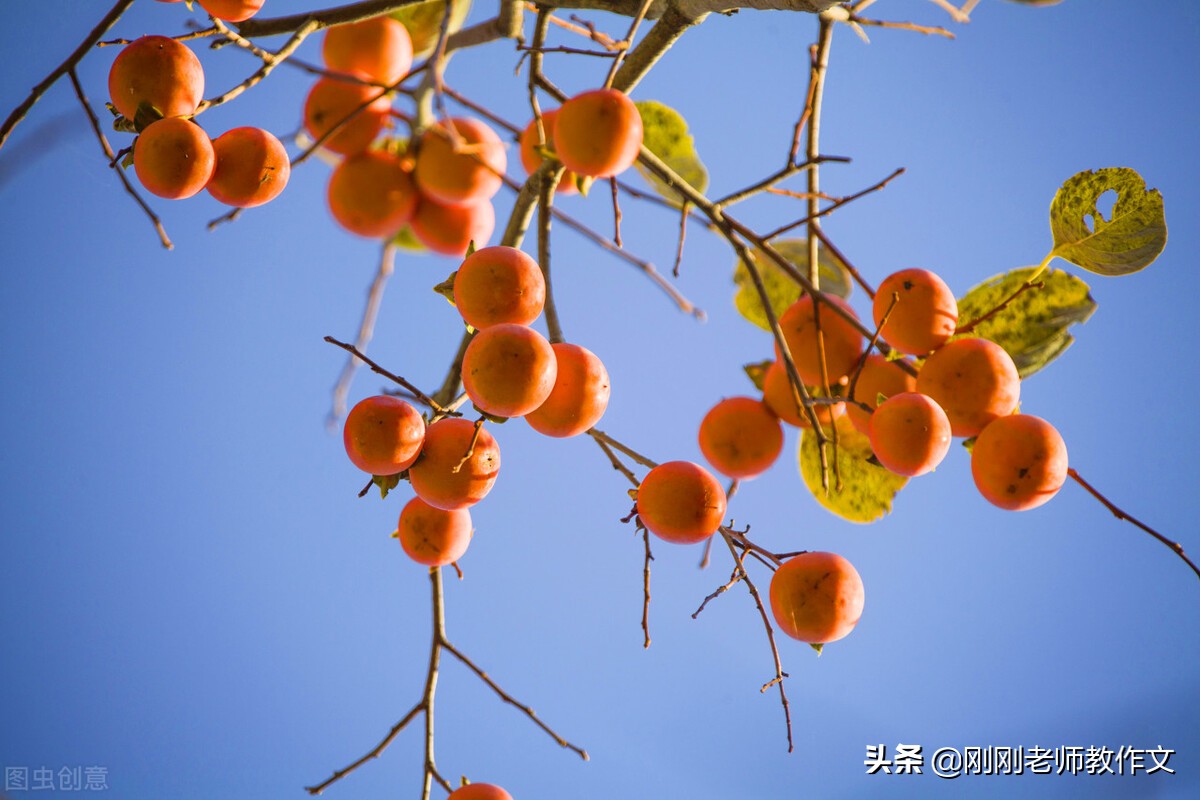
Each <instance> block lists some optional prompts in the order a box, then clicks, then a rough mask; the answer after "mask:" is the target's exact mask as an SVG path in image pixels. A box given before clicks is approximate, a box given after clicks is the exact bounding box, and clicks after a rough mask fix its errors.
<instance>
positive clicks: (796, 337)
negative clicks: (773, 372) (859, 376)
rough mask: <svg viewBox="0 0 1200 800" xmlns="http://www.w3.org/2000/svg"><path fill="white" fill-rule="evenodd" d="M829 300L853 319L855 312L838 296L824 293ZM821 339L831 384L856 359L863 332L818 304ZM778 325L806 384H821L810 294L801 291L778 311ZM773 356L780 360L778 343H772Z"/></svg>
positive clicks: (781, 357) (830, 309) (815, 328)
mask: <svg viewBox="0 0 1200 800" xmlns="http://www.w3.org/2000/svg"><path fill="white" fill-rule="evenodd" d="M827 298H828V299H829V300H830V302H832V303H835V304H836V305H838V306H839V307H840V308H842V309H844V310H846V311H847V312H849V313H850V314H851V316H854V317H855V318H856V319H857V316H858V315H856V314H854V311H853V310H852V309H851V308H850V306H849V305H847V304H846V301H845V300H842V299H841V298H839V297H833V296H829V295H827ZM820 317H821V339H822V340H823V341H824V352H825V367H826V370H827V372H828V375H829V384H830V386H834V385H836V384H838V383H840V382H841V381H843V380H844V379H845V378H846V376H847V375H849V374H850V373H851V372H852V371H853V370H854V367H855V365H856V364H857V363H858V359H859V357H860V356H861V355H862V351H863V343H864V339H863V335H862V334H861V333H859V331H858V329H857V328H855V327H854V326H853V325H851V324H850V323H849V322H847V321H846V320H845V319H843V318H842V316H841V315H839V314H838V313H837V312H836V311H834V310H833V309H832V308H830V307H829V306H828V305H824V304H823V305H822V307H821V310H820ZM779 327H780V328H781V329H782V330H783V337H784V339H785V340H786V341H787V344H788V349H789V350H791V351H792V360H793V361H794V362H795V364H796V372H797V373H798V374H799V375H800V380H802V381H804V384H805V385H806V386H819V385H821V357H820V350H819V349H818V347H817V324H816V313H814V310H813V299H812V295H808V294H806V295H804V296H803V297H801V298H800V299H799V300H797V301H796V302H795V303H792V304H791V305H790V306H788V308H787V309H786V310H785V311H784V312H783V313H782V314H780V315H779ZM775 360H776V361H782V360H783V356H782V354H781V353H780V351H779V345H778V344H776V345H775Z"/></svg>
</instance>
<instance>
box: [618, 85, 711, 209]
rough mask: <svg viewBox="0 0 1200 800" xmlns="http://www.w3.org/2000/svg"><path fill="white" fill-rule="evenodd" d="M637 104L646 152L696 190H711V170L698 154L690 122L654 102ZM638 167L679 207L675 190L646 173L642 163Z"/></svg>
mask: <svg viewBox="0 0 1200 800" xmlns="http://www.w3.org/2000/svg"><path fill="white" fill-rule="evenodd" d="M634 105H635V106H637V110H638V113H639V114H641V115H642V129H643V138H642V143H643V144H644V145H645V146H646V149H647V150H649V151H650V152H651V153H654V155H656V156H658V157H659V158H660V159H662V160H663V162H664V163H665V164H666V165H667V166H669V167H670V168H671V169H673V170H674V171H675V174H677V175H678V176H679V177H681V178H683V179H684V180H685V181H687V182H688V183H689V184H691V186H692V187H693V188H694V189H696V191H698V192H703V191H704V190H705V189H707V188H708V170H707V169H705V167H704V162H702V161H701V160H700V156H698V155H697V154H696V142H695V141H694V140H693V139H692V135H691V134H690V133H688V125H687V120H685V119H684V118H683V116H682V115H681V114H680V113H679V112H678V111H676V110H675V109H673V108H671V107H670V106H667V105H663V104H662V103H658V102H655V101H654V100H639V101H637V102H636V103H634ZM637 168H638V172H640V173H642V177H643V178H645V179H646V181H647V182H649V183H650V185H651V186H653V187H654V190H655V191H657V192H658V193H659V194H661V195H662V196H663V197H665V198H666V199H667V200H670V201H671V202H672V203H674V204H675V205H679V195H678V194H676V193H675V191H674V190H673V189H671V188H670V187H669V186H667V185H666V184H665V183H663V182H662V181H660V180H659V179H658V178H657V177H656V176H655V175H652V174H651V173H650V172H648V171H647V170H645V169H644V168H643V167H642V165H641V164H638V165H637Z"/></svg>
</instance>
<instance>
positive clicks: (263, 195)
mask: <svg viewBox="0 0 1200 800" xmlns="http://www.w3.org/2000/svg"><path fill="white" fill-rule="evenodd" d="M213 153H214V155H215V156H216V159H217V161H216V167H215V168H214V169H213V174H212V178H210V179H209V181H208V186H207V187H206V188H207V189H208V193H209V194H211V195H212V196H213V197H215V198H216V199H217V200H218V201H220V202H222V203H225V204H226V205H230V206H236V207H238V208H253V207H255V206H261V205H262V204H263V203H269V202H270V201H272V200H274V199H275V198H276V197H278V196H279V193H280V192H282V191H283V189H284V187H285V186H287V182H288V178H289V177H290V176H291V174H292V165H291V162H290V161H289V160H288V154H287V150H285V149H284V147H283V143H282V142H280V141H279V140H278V139H276V138H275V137H274V136H273V135H271V134H270V133H268V132H267V131H264V130H263V129H262V128H253V127H243V128H234V129H233V130H229V131H226V132H225V133H223V134H221V135H220V136H218V137H217V138H216V139H214V140H213Z"/></svg>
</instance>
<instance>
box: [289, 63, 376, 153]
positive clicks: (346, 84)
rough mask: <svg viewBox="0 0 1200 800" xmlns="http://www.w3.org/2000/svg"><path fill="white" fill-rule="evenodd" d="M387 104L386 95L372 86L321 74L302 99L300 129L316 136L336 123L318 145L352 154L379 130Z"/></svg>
mask: <svg viewBox="0 0 1200 800" xmlns="http://www.w3.org/2000/svg"><path fill="white" fill-rule="evenodd" d="M391 107H392V104H391V101H390V100H389V99H388V97H387V95H381V94H380V90H379V89H377V88H376V87H374V86H366V85H365V84H361V83H353V82H350V81H346V80H339V79H338V78H328V77H326V78H321V79H319V80H318V81H317V82H316V83H314V84H313V87H312V89H310V90H309V92H308V97H307V98H305V100H304V129H305V130H307V131H308V133H309V135H310V136H312V137H313V138H314V139H320V138H321V137H322V136H324V135H325V134H326V133H328V132H329V131H331V130H333V129H334V127H335V126H339V125H340V127H337V132H336V133H334V134H333V135H331V136H330V137H329V138H328V139H326V140H325V141H324V142H322V143H321V146H322V147H325V148H326V149H328V150H332V151H333V152H335V153H341V154H342V155H345V156H350V155H354V154H355V153H361V152H362V151H363V150H366V149H367V147H368V146H369V145H370V144H371V142H373V141H374V140H375V137H376V136H378V135H379V133H380V131H382V130H383V128H384V125H385V123H386V122H387V115H388V111H389V110H390V109H391ZM343 120H345V122H344V124H343Z"/></svg>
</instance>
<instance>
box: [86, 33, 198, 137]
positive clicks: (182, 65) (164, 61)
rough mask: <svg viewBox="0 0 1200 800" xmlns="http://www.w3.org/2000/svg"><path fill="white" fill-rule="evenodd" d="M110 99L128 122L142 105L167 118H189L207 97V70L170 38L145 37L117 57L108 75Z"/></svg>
mask: <svg viewBox="0 0 1200 800" xmlns="http://www.w3.org/2000/svg"><path fill="white" fill-rule="evenodd" d="M108 96H109V98H110V99H111V100H112V104H113V105H114V106H115V107H116V109H117V111H119V112H120V113H121V115H122V116H124V117H127V118H129V119H134V118H135V117H136V116H137V112H138V106H140V105H141V104H143V103H145V104H147V105H150V106H153V107H154V108H156V109H158V111H159V113H160V114H162V115H163V116H164V117H186V116H190V115H191V114H194V113H196V106H198V105H200V100H201V99H202V98H203V97H204V68H203V67H201V66H200V59H198V58H196V54H195V53H193V52H192V51H191V49H189V48H188V46H187V45H184V44H180V43H179V42H177V41H175V40H174V39H172V38H170V37H168V36H143V37H141V38H140V39H135V40H134V41H132V42H130V43H129V44H127V45H126V46H125V47H124V49H122V50H121V52H120V53H118V54H117V57H116V59H115V60H114V61H113V64H112V68H111V69H110V70H109V71H108Z"/></svg>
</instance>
